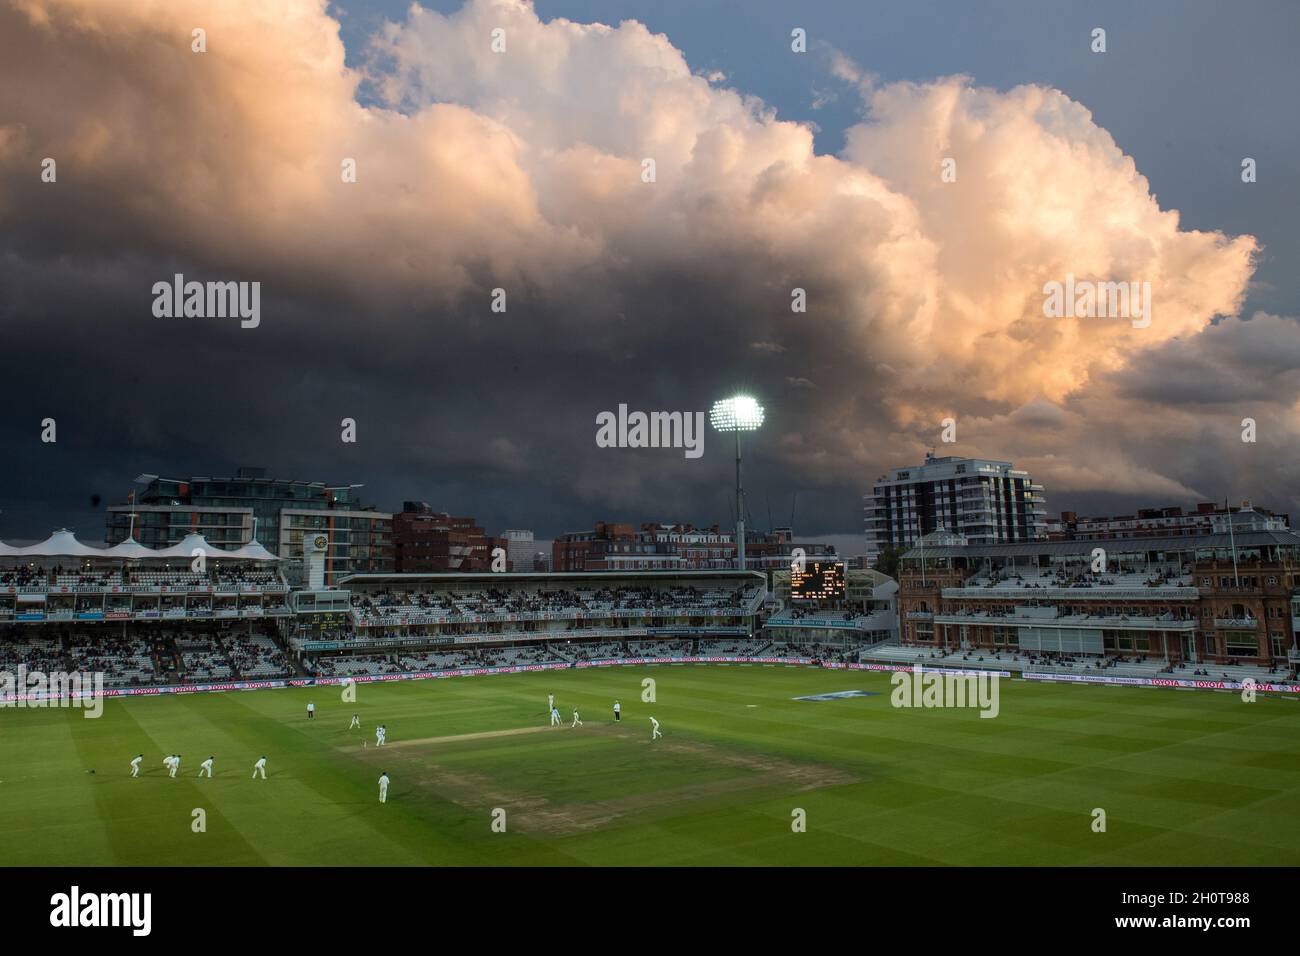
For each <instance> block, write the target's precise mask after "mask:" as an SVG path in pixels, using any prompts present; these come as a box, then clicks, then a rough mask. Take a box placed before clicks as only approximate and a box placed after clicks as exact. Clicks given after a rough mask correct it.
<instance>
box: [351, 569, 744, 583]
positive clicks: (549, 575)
mask: <svg viewBox="0 0 1300 956" xmlns="http://www.w3.org/2000/svg"><path fill="white" fill-rule="evenodd" d="M737 575H745V576H747V577H754V578H759V579H761V580H764V581H765V580H767V579H766V577H765V575H764V574H763V572H762V571H749V570H746V571H737V570H735V569H734V568H733V569H731V570H719V571H673V570H669V571H555V572H550V571H498V572H491V571H477V572H464V571H460V572H457V571H444V572H437V573H429V574H422V573H418V572H417V573H411V572H407V573H401V574H399V573H396V572H395V573H393V574H370V573H365V574H348V575H344V576H343V577H341V578H339V580H338V584H340V585H343V584H382V583H384V582H385V581H391V582H392V583H394V584H403V583H414V582H417V581H430V582H439V581H442V582H446V583H449V584H450V583H452V582H455V581H467V582H475V583H478V584H486V583H488V582H490V581H498V580H505V581H529V580H542V581H554V580H558V579H565V580H575V579H579V578H587V579H590V578H609V579H617V578H635V577H644V578H646V579H647V580H650V579H658V580H663V579H665V578H700V579H708V578H734V577H736V576H737Z"/></svg>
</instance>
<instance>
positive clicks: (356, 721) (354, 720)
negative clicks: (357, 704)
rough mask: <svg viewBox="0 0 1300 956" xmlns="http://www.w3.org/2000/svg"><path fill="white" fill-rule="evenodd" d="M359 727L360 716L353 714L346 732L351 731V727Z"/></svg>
mask: <svg viewBox="0 0 1300 956" xmlns="http://www.w3.org/2000/svg"><path fill="white" fill-rule="evenodd" d="M360 726H361V715H360V714H353V715H352V723H350V724H348V730H351V729H352V728H353V727H360Z"/></svg>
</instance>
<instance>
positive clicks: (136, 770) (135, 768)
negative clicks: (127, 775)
mask: <svg viewBox="0 0 1300 956" xmlns="http://www.w3.org/2000/svg"><path fill="white" fill-rule="evenodd" d="M143 759H144V754H140V756H138V757H136V758H135V759H134V760H132V761H131V776H133V777H138V776H140V761H141V760H143Z"/></svg>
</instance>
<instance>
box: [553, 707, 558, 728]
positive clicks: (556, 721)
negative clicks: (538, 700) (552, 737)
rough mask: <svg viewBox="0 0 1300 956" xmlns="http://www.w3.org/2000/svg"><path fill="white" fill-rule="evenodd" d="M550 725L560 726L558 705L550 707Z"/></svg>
mask: <svg viewBox="0 0 1300 956" xmlns="http://www.w3.org/2000/svg"><path fill="white" fill-rule="evenodd" d="M551 726H552V727H558V726H560V708H558V707H552V708H551Z"/></svg>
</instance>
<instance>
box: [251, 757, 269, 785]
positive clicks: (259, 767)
mask: <svg viewBox="0 0 1300 956" xmlns="http://www.w3.org/2000/svg"><path fill="white" fill-rule="evenodd" d="M259 771H260V772H261V774H262V779H263V780H265V779H266V758H265V757H262V758H260V759H259V760H258V761H257V763H255V764H253V779H254V780H256V779H257V774H258V772H259Z"/></svg>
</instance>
